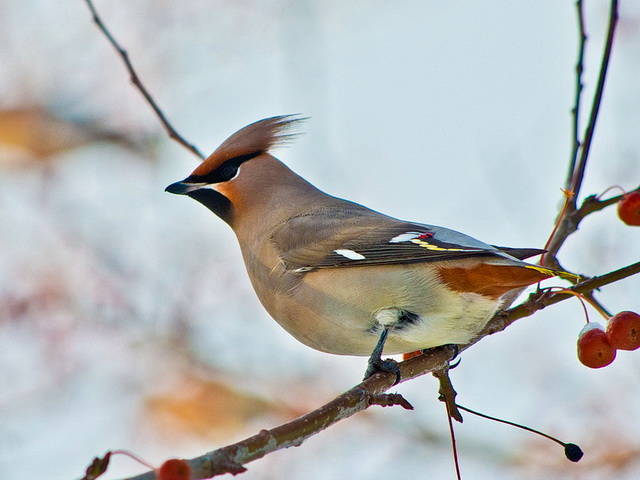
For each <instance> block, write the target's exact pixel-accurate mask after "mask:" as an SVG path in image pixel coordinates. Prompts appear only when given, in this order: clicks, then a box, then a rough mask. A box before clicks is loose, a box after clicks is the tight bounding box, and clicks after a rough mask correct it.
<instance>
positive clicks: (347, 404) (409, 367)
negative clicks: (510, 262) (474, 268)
mask: <svg viewBox="0 0 640 480" xmlns="http://www.w3.org/2000/svg"><path fill="white" fill-rule="evenodd" d="M638 272H640V262H637V263H634V264H632V265H628V266H626V267H623V268H621V269H618V270H615V271H613V272H609V273H606V274H604V275H601V276H599V277H594V278H591V279H589V280H587V281H585V282H582V283H579V284H578V285H575V286H574V287H571V288H570V290H572V291H574V292H578V293H587V292H590V291H592V290H594V289H596V288H600V287H603V286H605V285H608V284H610V283H613V282H616V281H619V280H622V279H623V278H627V277H630V276H631V275H634V274H636V273H638ZM572 296H573V295H569V294H566V293H552V294H540V293H538V294H532V296H531V297H530V298H529V299H528V300H527V301H526V302H524V303H523V304H521V305H518V306H516V307H514V308H511V309H509V310H506V311H505V312H503V313H501V314H499V315H496V316H495V317H494V318H493V319H491V320H490V321H489V323H488V324H487V326H486V327H485V328H484V329H483V331H482V332H481V333H480V334H479V335H478V336H477V337H476V338H475V339H473V340H472V341H471V342H470V343H469V344H467V345H461V346H460V347H459V350H460V351H462V350H466V349H467V348H469V347H471V346H472V345H474V344H475V343H477V342H478V341H480V340H481V339H482V338H483V337H485V336H487V335H491V334H494V333H497V332H499V331H502V330H504V329H505V328H506V327H507V326H509V325H510V324H511V323H513V322H515V321H516V320H518V319H520V318H524V317H528V316H530V315H532V314H533V313H535V312H536V311H538V310H541V309H543V308H545V307H547V306H549V305H552V304H554V303H558V302H561V301H564V300H566V299H568V298H571V297H572ZM452 353H453V350H452V349H451V348H449V347H447V346H444V347H438V348H434V349H431V350H429V351H427V352H426V353H425V354H423V355H418V356H416V357H413V358H411V359H409V360H405V361H404V362H401V363H399V366H400V378H401V379H400V381H401V382H404V381H407V380H409V379H412V378H415V377H419V376H421V375H424V374H426V373H429V372H433V371H435V370H439V369H442V368H445V367H446V366H447V365H448V362H449V359H450V358H451V356H452ZM394 381H395V374H392V373H385V372H380V373H376V374H375V375H372V376H371V377H369V378H368V379H367V380H365V381H364V382H362V383H360V384H359V385H357V386H355V387H353V388H352V389H351V390H349V391H347V392H346V393H343V394H342V395H340V396H338V397H336V398H335V399H334V400H332V401H331V402H329V403H327V404H326V405H324V406H322V407H320V408H318V409H317V410H314V411H313V412H310V413H308V414H307V415H304V416H302V417H300V418H297V419H295V420H292V421H291V422H288V423H285V424H283V425H280V426H279V427H276V428H273V429H271V430H263V431H261V432H260V433H258V434H257V435H254V436H252V437H249V438H247V439H245V440H242V441H240V442H238V443H235V444H233V445H229V446H226V447H223V448H219V449H217V450H214V451H212V452H209V453H207V454H205V455H202V456H200V457H197V458H194V459H192V460H189V465H190V466H191V468H192V470H193V476H192V478H193V479H203V478H210V477H212V476H216V475H222V474H224V473H233V472H236V473H239V472H241V471H243V470H242V469H243V468H244V467H243V466H242V465H245V464H247V463H249V462H252V461H253V460H257V459H259V458H262V457H264V456H265V455H267V454H269V453H271V452H274V451H276V450H281V449H283V448H288V447H292V446H298V445H301V444H302V443H303V442H304V441H305V440H306V439H307V438H309V437H311V436H313V435H315V434H317V433H319V432H321V431H323V430H325V429H327V428H328V427H330V426H331V425H333V424H334V423H336V422H338V421H340V420H343V419H345V418H348V417H350V416H352V415H354V414H356V413H358V412H360V411H362V410H364V409H366V408H368V407H369V406H371V405H372V404H375V398H376V396H378V395H379V394H381V393H383V392H384V391H386V390H387V389H389V388H390V387H392V386H393V384H394ZM153 479H155V474H154V473H153V472H147V473H144V474H142V475H138V476H135V477H130V478H129V479H128V480H153Z"/></svg>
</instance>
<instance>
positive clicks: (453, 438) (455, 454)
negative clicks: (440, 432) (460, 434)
mask: <svg viewBox="0 0 640 480" xmlns="http://www.w3.org/2000/svg"><path fill="white" fill-rule="evenodd" d="M445 406H446V408H445V410H446V412H447V423H448V424H449V436H450V437H451V450H452V452H453V464H454V465H455V467H456V479H457V480H462V474H461V473H460V461H459V460H458V444H457V442H456V432H455V430H454V428H453V420H452V417H451V411H450V410H449V406H448V405H447V404H446V403H445ZM456 409H457V407H456Z"/></svg>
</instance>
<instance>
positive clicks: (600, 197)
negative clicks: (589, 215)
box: [596, 185, 627, 201]
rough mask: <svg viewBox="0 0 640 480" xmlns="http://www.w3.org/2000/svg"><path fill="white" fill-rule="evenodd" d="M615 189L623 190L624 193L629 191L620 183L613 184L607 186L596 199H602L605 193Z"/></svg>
mask: <svg viewBox="0 0 640 480" xmlns="http://www.w3.org/2000/svg"><path fill="white" fill-rule="evenodd" d="M614 189H618V190H620V191H621V192H622V195H624V194H626V193H627V191H626V190H625V189H624V188H622V187H621V186H620V185H611V186H610V187H607V188H605V189H604V191H603V192H602V193H600V194H598V195H596V200H599V201H602V197H604V194H605V193H607V192H610V191H611V190H614Z"/></svg>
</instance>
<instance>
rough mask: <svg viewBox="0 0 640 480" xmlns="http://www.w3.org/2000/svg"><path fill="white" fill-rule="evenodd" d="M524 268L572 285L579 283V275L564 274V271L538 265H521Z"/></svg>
mask: <svg viewBox="0 0 640 480" xmlns="http://www.w3.org/2000/svg"><path fill="white" fill-rule="evenodd" d="M523 267H525V268H530V269H531V270H535V271H537V272H540V273H543V274H545V275H549V276H550V277H559V278H562V279H563V280H568V281H570V282H572V283H579V282H580V280H581V277H580V275H576V274H575V273H570V272H565V271H564V270H556V269H554V268H548V267H541V266H540V265H531V264H527V265H523Z"/></svg>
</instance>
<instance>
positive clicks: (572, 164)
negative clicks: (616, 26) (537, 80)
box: [565, 0, 587, 190]
mask: <svg viewBox="0 0 640 480" xmlns="http://www.w3.org/2000/svg"><path fill="white" fill-rule="evenodd" d="M576 14H577V17H578V60H577V61H576V95H575V103H574V105H573V108H572V109H571V115H572V116H573V121H572V131H571V137H572V138H571V140H572V147H571V157H569V171H568V172H567V181H566V182H565V189H566V190H569V189H570V188H571V180H572V178H573V171H574V170H575V168H576V161H577V160H578V150H579V149H580V138H579V129H580V104H581V103H582V102H581V100H582V98H581V97H582V89H583V87H584V84H583V83H582V72H584V48H585V45H586V43H587V35H586V33H585V28H584V9H583V5H582V0H577V1H576Z"/></svg>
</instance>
